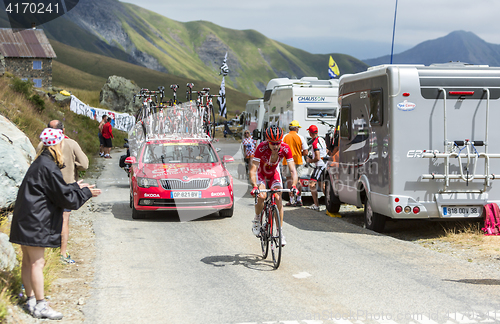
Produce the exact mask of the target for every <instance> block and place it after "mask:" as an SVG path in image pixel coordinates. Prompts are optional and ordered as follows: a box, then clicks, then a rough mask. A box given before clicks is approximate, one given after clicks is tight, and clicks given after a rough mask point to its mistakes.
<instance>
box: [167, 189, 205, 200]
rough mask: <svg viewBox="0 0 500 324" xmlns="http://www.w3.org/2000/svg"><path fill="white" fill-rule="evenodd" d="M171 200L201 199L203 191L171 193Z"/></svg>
mask: <svg viewBox="0 0 500 324" xmlns="http://www.w3.org/2000/svg"><path fill="white" fill-rule="evenodd" d="M170 198H172V199H178V198H201V191H171V192H170Z"/></svg>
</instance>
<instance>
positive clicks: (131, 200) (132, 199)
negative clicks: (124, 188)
mask: <svg viewBox="0 0 500 324" xmlns="http://www.w3.org/2000/svg"><path fill="white" fill-rule="evenodd" d="M129 206H130V208H132V207H134V198H133V197H132V194H130V203H129Z"/></svg>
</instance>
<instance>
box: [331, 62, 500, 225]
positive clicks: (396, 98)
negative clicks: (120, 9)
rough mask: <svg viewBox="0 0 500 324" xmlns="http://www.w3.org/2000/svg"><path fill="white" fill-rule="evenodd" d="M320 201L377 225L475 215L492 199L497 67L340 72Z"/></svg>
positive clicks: (496, 163)
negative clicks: (333, 136)
mask: <svg viewBox="0 0 500 324" xmlns="http://www.w3.org/2000/svg"><path fill="white" fill-rule="evenodd" d="M339 98H340V100H339V101H340V104H341V108H340V117H339V121H338V125H339V126H340V130H339V132H338V138H337V139H338V148H339V151H338V155H335V156H334V157H333V160H331V161H330V163H329V165H328V168H327V172H328V178H327V179H328V181H327V183H326V190H325V191H326V192H325V195H326V204H327V208H328V210H329V211H330V212H337V211H338V209H339V207H340V204H341V203H348V204H352V205H355V206H358V207H362V206H364V214H365V224H366V227H367V228H368V229H372V230H375V231H378V232H380V231H383V228H384V225H385V220H386V219H387V218H388V217H390V218H393V219H457V218H479V217H481V216H482V210H483V206H484V205H485V204H487V203H500V184H497V183H496V181H495V179H498V178H499V177H498V176H495V174H499V173H500V159H499V158H500V141H498V139H499V138H500V127H498V126H496V125H495V123H496V122H497V121H499V120H500V99H499V98H500V68H492V67H488V66H473V65H467V64H463V63H448V64H435V65H431V66H423V65H384V66H377V67H373V68H369V69H368V71H366V72H362V73H358V74H354V75H344V76H342V77H341V78H340V85H339Z"/></svg>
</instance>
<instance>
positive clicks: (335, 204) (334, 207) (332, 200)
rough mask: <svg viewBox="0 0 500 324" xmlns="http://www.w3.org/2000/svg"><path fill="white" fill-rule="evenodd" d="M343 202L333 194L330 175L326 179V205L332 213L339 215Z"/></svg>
mask: <svg viewBox="0 0 500 324" xmlns="http://www.w3.org/2000/svg"><path fill="white" fill-rule="evenodd" d="M341 204H342V202H341V201H340V199H339V198H338V197H337V196H336V195H335V192H333V187H332V183H331V181H330V178H329V177H328V175H327V176H326V177H325V205H326V210H328V211H329V212H330V213H338V212H339V210H340V205H341Z"/></svg>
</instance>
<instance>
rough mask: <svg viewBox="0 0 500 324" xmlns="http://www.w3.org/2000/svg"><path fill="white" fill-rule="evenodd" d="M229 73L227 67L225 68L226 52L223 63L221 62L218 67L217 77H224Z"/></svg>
mask: <svg viewBox="0 0 500 324" xmlns="http://www.w3.org/2000/svg"><path fill="white" fill-rule="evenodd" d="M228 73H229V66H227V52H226V56H224V61H222V65H221V67H220V72H219V75H221V74H222V76H226V75H227V74H228Z"/></svg>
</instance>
